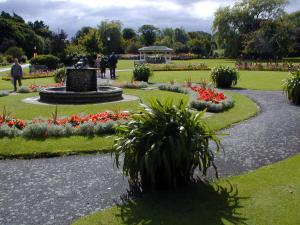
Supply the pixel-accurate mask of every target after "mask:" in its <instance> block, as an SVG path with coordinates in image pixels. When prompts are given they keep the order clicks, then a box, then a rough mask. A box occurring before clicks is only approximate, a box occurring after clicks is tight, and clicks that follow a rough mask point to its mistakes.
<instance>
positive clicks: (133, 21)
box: [0, 0, 300, 36]
mask: <svg viewBox="0 0 300 225" xmlns="http://www.w3.org/2000/svg"><path fill="white" fill-rule="evenodd" d="M298 1H299V0H291V2H290V4H289V5H288V7H287V10H288V11H295V10H300V6H299V3H298ZM234 2H235V0H214V1H211V0H210V1H209V0H160V1H151V0H111V1H107V0H85V1H83V0H35V1H32V0H0V9H1V10H4V11H7V12H15V13H17V14H18V15H20V16H22V17H23V18H24V19H25V20H26V21H34V20H44V21H45V23H46V24H49V26H50V28H51V29H52V30H54V31H57V30H58V29H64V30H65V31H66V32H67V33H68V34H69V36H72V35H74V33H75V32H76V31H77V30H79V29H80V28H81V27H82V26H96V25H97V24H99V23H100V21H102V20H120V21H121V22H122V23H123V25H124V27H133V28H135V29H137V28H138V27H139V26H141V25H143V24H154V25H155V26H157V27H160V28H163V27H185V28H186V29H187V30H203V31H206V32H210V29H211V24H212V21H213V14H214V12H215V10H216V9H218V8H219V7H221V6H225V5H232V4H233V3H234Z"/></svg>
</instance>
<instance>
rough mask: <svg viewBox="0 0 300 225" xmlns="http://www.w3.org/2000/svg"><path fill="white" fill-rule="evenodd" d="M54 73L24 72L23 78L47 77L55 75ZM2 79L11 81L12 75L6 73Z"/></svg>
mask: <svg viewBox="0 0 300 225" xmlns="http://www.w3.org/2000/svg"><path fill="white" fill-rule="evenodd" d="M53 75H54V73H53V72H52V71H51V72H42V73H24V75H23V76H22V79H24V80H26V79H35V78H45V77H53ZM2 80H6V81H10V80H11V76H9V75H6V76H3V77H2Z"/></svg>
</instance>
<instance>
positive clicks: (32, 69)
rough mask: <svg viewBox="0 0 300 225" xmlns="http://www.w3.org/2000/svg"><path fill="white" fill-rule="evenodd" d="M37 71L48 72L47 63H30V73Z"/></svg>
mask: <svg viewBox="0 0 300 225" xmlns="http://www.w3.org/2000/svg"><path fill="white" fill-rule="evenodd" d="M36 72H48V67H47V66H46V65H30V66H29V73H36Z"/></svg>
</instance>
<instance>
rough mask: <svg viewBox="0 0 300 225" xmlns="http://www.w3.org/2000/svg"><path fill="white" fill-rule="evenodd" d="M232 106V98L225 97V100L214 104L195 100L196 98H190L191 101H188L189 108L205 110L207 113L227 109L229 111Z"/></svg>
mask: <svg viewBox="0 0 300 225" xmlns="http://www.w3.org/2000/svg"><path fill="white" fill-rule="evenodd" d="M233 106H234V101H233V100H232V98H229V97H227V99H225V100H223V101H222V102H220V103H218V104H216V103H213V102H207V101H201V100H197V99H196V98H193V97H192V100H191V101H190V107H191V108H194V109H197V110H198V111H200V110H207V111H208V112H214V113H218V112H223V111H225V110H227V109H230V108H232V107H233Z"/></svg>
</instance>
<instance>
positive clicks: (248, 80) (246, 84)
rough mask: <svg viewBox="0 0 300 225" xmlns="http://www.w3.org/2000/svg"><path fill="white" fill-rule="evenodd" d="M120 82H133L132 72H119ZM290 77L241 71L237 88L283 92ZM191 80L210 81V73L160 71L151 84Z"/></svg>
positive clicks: (152, 78) (283, 74) (283, 73)
mask: <svg viewBox="0 0 300 225" xmlns="http://www.w3.org/2000/svg"><path fill="white" fill-rule="evenodd" d="M118 76H119V79H118V80H119V81H121V82H124V81H128V80H131V77H132V72H119V73H118ZM287 76H288V72H273V71H240V80H239V81H238V84H237V86H236V87H237V88H246V89H252V90H278V91H279V90H282V80H283V79H285V78H286V77H287ZM188 78H191V79H192V81H193V82H196V83H197V82H201V81H202V80H203V79H206V80H210V71H163V72H162V71H159V72H154V75H153V76H152V77H150V80H149V81H150V82H154V83H156V82H170V81H171V80H175V81H176V82H178V83H183V82H185V80H186V79H188Z"/></svg>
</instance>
